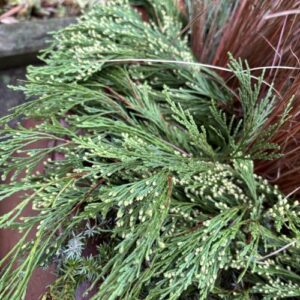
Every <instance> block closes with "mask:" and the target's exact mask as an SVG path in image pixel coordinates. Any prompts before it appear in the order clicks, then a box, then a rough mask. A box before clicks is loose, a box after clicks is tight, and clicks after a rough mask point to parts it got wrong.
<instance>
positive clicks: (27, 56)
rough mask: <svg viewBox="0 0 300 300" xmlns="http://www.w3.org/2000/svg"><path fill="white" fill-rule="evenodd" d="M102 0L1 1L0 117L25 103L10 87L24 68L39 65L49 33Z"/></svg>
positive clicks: (24, 70) (19, 76)
mask: <svg viewBox="0 0 300 300" xmlns="http://www.w3.org/2000/svg"><path fill="white" fill-rule="evenodd" d="M96 2H103V0H98V1H97V0H0V117H1V116H4V115H6V114H8V112H9V109H10V108H12V107H14V106H16V105H18V104H20V103H22V102H24V101H25V99H24V96H23V94H22V93H19V92H14V91H12V90H11V89H10V88H9V87H10V86H13V85H16V84H18V82H19V81H22V80H24V79H25V74H26V67H27V66H28V65H30V64H39V63H40V62H39V60H38V57H37V56H38V55H37V54H38V52H39V51H40V50H41V49H43V48H45V47H46V46H47V42H48V41H49V39H50V35H49V32H52V31H56V30H59V29H60V28H63V27H65V26H67V25H69V24H71V23H74V22H76V17H78V16H80V15H81V13H82V12H83V11H84V10H86V9H88V8H89V7H90V6H92V5H94V4H95V3H96Z"/></svg>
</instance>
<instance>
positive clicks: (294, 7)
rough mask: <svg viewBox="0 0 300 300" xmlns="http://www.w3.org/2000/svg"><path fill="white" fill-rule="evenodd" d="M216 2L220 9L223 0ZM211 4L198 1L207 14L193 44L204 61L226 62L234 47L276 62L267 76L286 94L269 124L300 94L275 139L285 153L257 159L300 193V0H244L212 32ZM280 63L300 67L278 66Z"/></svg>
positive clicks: (251, 59)
mask: <svg viewBox="0 0 300 300" xmlns="http://www.w3.org/2000/svg"><path fill="white" fill-rule="evenodd" d="M196 2H197V1H196ZM200 2H201V1H200ZM214 5H215V14H216V15H218V7H219V6H220V1H215V3H214ZM205 9H206V7H204V5H203V4H198V6H197V7H196V9H195V10H194V11H195V12H194V13H195V14H199V13H200V12H201V11H203V14H202V15H201V18H199V20H198V21H197V22H194V24H193V26H192V35H193V38H192V41H193V50H194V52H195V55H196V56H197V58H198V59H199V60H200V61H201V62H209V63H212V64H214V65H218V66H222V67H224V66H226V65H227V63H228V52H231V53H232V55H233V56H234V57H236V58H239V57H240V58H243V59H246V60H247V61H248V63H249V65H250V67H252V68H255V67H263V66H273V67H274V68H273V69H271V70H269V71H267V72H266V74H265V80H266V81H268V82H274V86H275V88H276V90H277V91H279V93H280V95H281V97H278V101H277V104H276V107H275V109H274V111H273V113H272V115H271V116H270V118H269V119H268V121H267V123H268V124H272V123H274V122H276V121H277V120H278V117H279V116H280V115H281V114H282V112H283V110H284V108H285V107H286V106H287V103H288V102H289V101H290V99H291V97H292V96H294V97H295V98H294V102H293V108H292V110H291V112H290V119H289V120H288V121H287V122H286V123H285V124H284V125H283V127H282V128H281V129H280V130H279V131H278V132H277V133H276V135H275V136H274V137H273V138H272V142H275V143H277V144H279V145H280V146H281V149H282V153H283V156H282V157H281V158H279V159H276V160H273V161H256V163H255V167H256V172H257V173H259V174H261V175H263V176H264V177H265V178H267V179H268V180H270V181H271V182H273V183H274V184H278V185H279V187H280V188H281V190H282V191H283V192H284V193H287V194H288V193H291V192H294V193H298V194H300V190H297V191H295V189H297V188H298V187H299V186H300V93H299V87H300V71H299V69H297V68H299V67H300V1H296V0H295V1H294V0H291V1H286V0H265V1H261V0H240V1H239V2H238V5H236V6H235V7H232V10H231V13H230V14H229V17H228V19H227V21H226V23H225V25H224V26H222V27H221V28H218V26H217V24H216V21H211V22H212V26H211V28H210V30H209V31H208V32H206V33H205V32H204V28H205V18H206V13H205ZM211 53H213V55H212V56H210V55H211ZM277 66H291V67H295V69H290V70H286V69H285V70H284V69H277V68H276V67H277ZM257 74H259V73H257ZM257 74H256V75H257ZM221 75H222V76H223V77H224V78H225V79H226V80H227V79H228V78H229V77H230V76H231V75H230V74H229V73H225V72H224V73H221ZM233 84H234V83H233ZM268 124H266V125H268Z"/></svg>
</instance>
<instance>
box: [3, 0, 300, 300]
mask: <svg viewBox="0 0 300 300" xmlns="http://www.w3.org/2000/svg"><path fill="white" fill-rule="evenodd" d="M131 4H132V3H130V2H128V1H125V0H124V1H108V3H107V4H106V5H102V6H96V7H95V8H94V9H93V10H92V11H91V12H90V13H88V14H87V15H85V16H83V17H82V18H81V20H80V21H79V23H78V24H76V25H72V26H71V27H68V28H67V29H65V30H63V31H61V32H59V33H57V34H55V35H54V41H53V44H52V46H51V47H50V48H49V49H48V50H46V51H45V52H44V53H43V55H42V57H43V59H44V61H45V66H41V67H34V68H31V69H30V70H29V73H28V81H27V82H26V84H25V86H24V87H21V89H22V90H23V91H24V92H25V93H26V94H27V96H28V97H34V98H35V100H33V101H31V102H28V103H26V104H24V105H23V106H21V107H18V108H16V109H15V111H14V113H12V115H10V116H9V117H6V118H4V119H3V120H2V125H3V129H2V130H1V133H2V140H1V149H0V154H1V157H0V164H1V170H2V179H3V180H4V181H6V183H5V184H2V185H1V190H0V199H1V201H8V199H9V197H10V196H11V195H13V194H14V193H16V192H20V191H23V192H25V193H26V194H25V195H24V193H23V194H22V196H21V197H20V201H19V204H18V205H17V206H16V207H15V208H14V209H13V210H11V211H10V212H8V213H7V214H5V215H2V216H1V218H0V227H1V228H13V229H18V230H19V231H21V232H22V233H23V237H22V239H20V241H19V242H18V244H16V245H15V247H14V249H12V251H11V252H10V253H9V254H8V255H7V256H6V257H5V258H3V260H2V261H1V264H2V265H5V267H4V268H3V271H2V274H1V280H0V298H1V299H3V300H11V299H16V300H17V299H24V298H25V295H26V289H27V285H28V282H29V280H30V277H31V275H32V273H33V271H34V270H35V269H36V268H38V267H44V268H47V266H48V265H49V264H53V263H54V264H55V265H56V266H57V269H58V272H57V273H58V278H57V280H56V281H55V282H54V283H53V284H52V285H51V287H50V288H49V293H48V295H47V297H49V298H50V299H57V300H58V299H66V300H69V299H70V300H71V299H75V292H76V290H77V288H78V287H79V286H80V285H81V284H85V285H86V286H87V287H88V290H87V291H86V293H90V298H91V299H94V300H96V299H97V300H100V299H101V300H117V299H128V300H139V299H147V300H158V299H228V300H229V299H275V298H276V297H277V298H285V297H290V298H292V297H294V299H297V298H299V297H300V285H299V284H300V256H299V255H300V250H299V234H300V222H299V215H300V209H299V205H298V203H297V202H295V201H294V200H292V199H289V198H286V197H284V196H283V195H282V194H281V192H280V191H279V190H278V188H277V187H276V186H272V185H270V184H269V183H268V182H267V181H266V180H265V179H263V178H262V177H260V176H257V175H256V174H254V170H253V169H254V167H253V159H272V158H274V157H278V155H279V152H278V151H277V150H278V149H277V147H276V145H274V144H272V143H270V142H269V139H270V137H272V135H273V133H274V131H275V130H276V128H278V127H280V125H281V124H282V122H283V121H284V120H285V119H286V115H287V112H288V110H289V106H287V108H286V109H285V113H283V114H282V116H281V118H280V120H279V121H278V123H277V125H276V126H273V125H272V126H269V127H266V126H265V120H266V119H267V118H268V116H269V115H270V114H271V113H272V111H273V109H274V103H275V102H276V101H277V99H276V94H274V93H273V90H272V86H271V87H270V86H269V87H268V92H267V93H260V91H261V87H262V85H264V84H265V82H264V80H263V78H262V77H261V78H254V77H253V76H252V75H251V73H250V71H249V68H248V67H247V65H246V64H244V63H243V62H242V61H236V60H234V59H233V58H231V63H230V65H229V67H230V69H231V72H232V73H233V74H234V75H235V77H236V78H237V81H238V82H239V90H237V91H232V90H230V89H229V88H228V87H227V86H226V84H225V82H223V81H222V79H220V77H219V76H218V75H216V74H215V73H214V72H212V71H211V70H209V69H208V68H205V67H203V66H202V65H197V64H193V63H195V60H194V58H193V55H192V52H191V49H190V47H189V41H188V35H187V34H185V35H183V36H182V35H179V34H178V33H180V32H181V30H182V28H183V26H184V24H183V20H182V16H180V14H179V12H178V9H177V6H176V5H174V2H173V1H172V0H166V1H160V0H155V1H146V0H145V1H139V2H137V1H134V4H135V5H137V4H139V5H144V6H145V8H146V9H147V12H148V16H149V22H144V21H143V20H142V18H141V16H140V15H139V13H138V12H137V10H135V9H133V8H132V6H131ZM162 61H163V62H162ZM237 94H238V98H239V99H240V101H241V105H242V110H243V111H242V114H240V113H239V114H235V109H234V108H235V107H234V103H235V101H234V99H236V96H237ZM273 94H274V95H275V96H273ZM18 116H23V118H31V119H36V120H37V121H38V125H36V126H35V127H34V128H24V127H22V126H21V125H19V126H17V127H16V128H12V127H10V126H8V125H7V122H8V121H9V120H10V119H14V118H16V117H18ZM37 141H44V142H47V145H48V146H46V147H40V148H38V147H35V146H34V143H35V142H37ZM44 144H45V143H44ZM26 145H27V146H31V147H29V149H28V148H25V146H26ZM275 150H276V151H275ZM16 152H17V153H18V154H17V153H16ZM41 163H44V164H45V170H44V172H43V173H42V174H40V173H38V172H36V168H37V166H39V165H40V164H41ZM24 171H25V175H24ZM22 174H23V175H22ZM19 175H22V176H23V178H22V180H21V181H17V180H16V178H17V176H19ZM28 205H32V207H33V209H34V210H35V211H36V214H35V215H34V216H27V217H24V216H22V212H23V210H24V208H25V207H27V206H28ZM34 229H35V230H36V235H35V237H34V238H31V239H29V238H28V235H29V233H30V232H32V231H33V230H34ZM45 299H48V298H46V296H45Z"/></svg>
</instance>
